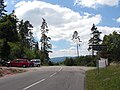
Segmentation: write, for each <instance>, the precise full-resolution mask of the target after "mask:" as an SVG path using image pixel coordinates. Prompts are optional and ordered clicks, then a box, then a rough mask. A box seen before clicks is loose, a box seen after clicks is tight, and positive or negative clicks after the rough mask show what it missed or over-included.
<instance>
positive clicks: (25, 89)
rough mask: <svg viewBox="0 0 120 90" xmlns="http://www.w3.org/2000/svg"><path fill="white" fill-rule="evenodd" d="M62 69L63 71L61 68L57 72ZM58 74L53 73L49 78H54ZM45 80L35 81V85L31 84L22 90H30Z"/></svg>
mask: <svg viewBox="0 0 120 90" xmlns="http://www.w3.org/2000/svg"><path fill="white" fill-rule="evenodd" d="M62 69H63V68H62V67H61V68H60V69H59V71H58V72H60V71H61V70H62ZM58 72H55V73H53V74H51V75H50V76H49V77H53V76H54V75H56V74H57V73H58ZM46 79H47V78H45V79H42V80H40V81H37V82H35V83H33V84H31V85H29V86H27V87H25V88H23V90H27V89H29V88H31V87H33V86H35V85H36V84H38V83H41V82H43V81H45V80H46Z"/></svg>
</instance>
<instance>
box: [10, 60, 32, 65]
mask: <svg viewBox="0 0 120 90" xmlns="http://www.w3.org/2000/svg"><path fill="white" fill-rule="evenodd" d="M8 66H11V67H30V66H34V63H33V62H30V61H29V60H27V59H15V60H13V61H10V62H8Z"/></svg>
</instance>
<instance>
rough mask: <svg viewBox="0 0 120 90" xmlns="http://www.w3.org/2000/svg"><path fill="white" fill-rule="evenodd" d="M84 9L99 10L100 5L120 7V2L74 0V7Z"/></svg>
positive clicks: (114, 0) (113, 0)
mask: <svg viewBox="0 0 120 90" xmlns="http://www.w3.org/2000/svg"><path fill="white" fill-rule="evenodd" d="M76 4H77V5H80V6H82V7H88V8H97V7H99V6H100V5H107V6H118V5H119V0H74V5H76Z"/></svg>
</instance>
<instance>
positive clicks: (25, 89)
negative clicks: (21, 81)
mask: <svg viewBox="0 0 120 90" xmlns="http://www.w3.org/2000/svg"><path fill="white" fill-rule="evenodd" d="M45 80H46V79H42V80H40V81H37V82H36V83H33V84H31V85H29V86H27V87H25V88H24V89H23V90H27V89H28V88H31V87H33V86H35V85H36V84H38V83H41V82H43V81H45Z"/></svg>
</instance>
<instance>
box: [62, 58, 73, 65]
mask: <svg viewBox="0 0 120 90" xmlns="http://www.w3.org/2000/svg"><path fill="white" fill-rule="evenodd" d="M64 64H65V65H67V66H74V65H75V62H74V60H73V58H67V57H66V58H65V61H64Z"/></svg>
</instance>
